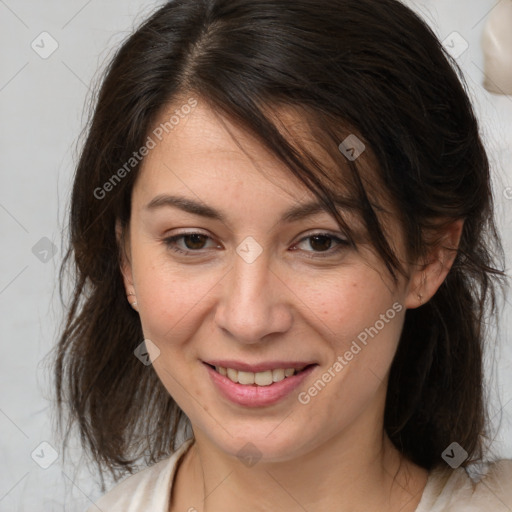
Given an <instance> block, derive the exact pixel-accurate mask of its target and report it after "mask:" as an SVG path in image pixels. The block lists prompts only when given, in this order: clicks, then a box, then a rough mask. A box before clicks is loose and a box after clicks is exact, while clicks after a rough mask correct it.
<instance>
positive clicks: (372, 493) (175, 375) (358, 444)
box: [117, 101, 462, 512]
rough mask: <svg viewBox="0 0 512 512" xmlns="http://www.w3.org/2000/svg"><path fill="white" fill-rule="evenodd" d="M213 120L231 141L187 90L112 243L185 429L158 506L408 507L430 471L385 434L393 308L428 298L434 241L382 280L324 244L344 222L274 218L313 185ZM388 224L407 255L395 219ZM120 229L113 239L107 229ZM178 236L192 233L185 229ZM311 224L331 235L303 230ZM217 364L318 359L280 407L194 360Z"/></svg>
mask: <svg viewBox="0 0 512 512" xmlns="http://www.w3.org/2000/svg"><path fill="white" fill-rule="evenodd" d="M172 110H173V109H172V107H169V109H165V111H164V112H162V120H164V119H168V117H169V115H168V111H169V112H172ZM159 122H160V120H157V121H156V124H158V123H159ZM224 122H225V123H227V124H229V126H230V130H231V131H232V132H233V133H234V134H235V136H236V138H237V140H238V141H239V142H240V143H241V144H242V146H243V148H244V151H242V150H241V149H240V147H239V146H238V145H237V144H236V143H235V141H234V140H233V138H232V137H231V135H230V134H229V133H228V132H227V131H226V129H225V128H224V126H223V124H221V123H220V122H219V118H218V117H217V116H216V115H214V113H213V112H212V111H211V110H209V109H208V108H207V107H206V106H205V104H204V102H201V101H199V103H198V106H197V108H196V109H195V110H194V111H193V112H192V113H191V114H190V115H188V116H187V117H186V118H183V119H180V123H179V124H178V125H177V126H175V127H174V129H173V130H172V131H169V133H167V134H165V135H164V136H163V138H162V140H161V141H160V142H158V144H157V145H156V147H155V148H154V149H152V150H151V151H150V152H149V154H148V155H147V157H146V158H145V160H144V162H143V166H142V169H141V171H140V174H139V176H138V177H137V180H136V183H135V186H134V189H133V194H132V213H131V219H130V224H129V228H128V229H127V231H126V232H125V233H124V239H123V243H124V247H125V250H126V256H125V260H124V261H123V264H122V271H123V276H124V282H125V287H126V292H127V293H133V294H135V297H136V301H137V306H136V308H137V311H138V313H139V315H140V320H141V324H142V328H143V332H144V336H145V338H146V339H149V340H151V341H152V343H154V345H156V346H157V347H158V349H159V351H160V353H159V355H158V357H156V358H155V359H154V360H153V367H154V370H155V371H156V372H157V374H158V376H159V378H160V379H161V381H162V383H163V384H164V386H165V387H166V389H167V390H168V392H169V393H170V394H171V396H172V397H173V398H174V400H175V401H176V402H177V403H178V405H179V406H180V407H181V409H182V410H183V411H184V412H185V414H186V415H187V416H188V418H189V419H190V421H191V423H192V427H193V431H194V437H195V442H194V444H193V445H192V447H191V448H190V449H189V450H188V452H187V454H186V455H185V457H184V458H183V459H182V462H181V464H180V466H179V468H178V471H177V475H176V479H175V483H174V486H173V490H172V499H171V504H170V511H171V512H178V511H183V512H185V511H189V510H195V511H197V512H211V511H219V510H222V511H223V512H235V511H237V512H245V511H247V512H249V511H251V512H254V511H267V510H269V511H270V510H274V511H275V510H279V511H284V512H288V511H289V512H292V511H302V510H307V511H309V512H312V511H334V510H336V511H366V512H371V511H379V512H383V511H384V512H385V511H388V510H389V511H391V510H395V511H396V510H400V511H402V512H412V511H414V510H415V509H416V506H417V504H418V502H419V500H420V498H421V493H422V491H423V489H424V487H425V484H426V480H427V472H426V471H425V470H424V469H422V468H420V467H418V466H416V465H414V464H412V463H411V462H409V461H407V460H406V459H405V458H403V457H402V456H401V454H400V453H399V452H398V451H397V450H396V449H395V448H394V447H393V445H392V444H391V442H390V441H389V439H388V438H387V436H386V435H385V433H384V430H383V414H384V404H385V397H386V388H387V375H388V371H389V367H390V365H391V362H392V360H393V356H394V354H395V351H396V347H397V344H398V341H399V336H400V332H401V328H402V325H403V321H404V316H405V311H406V309H407V308H415V307H418V306H420V305H421V303H424V302H426V301H428V300H429V299H430V297H431V296H432V295H433V294H434V293H435V292H436V290H437V289H438V287H439V286H440V285H441V283H442V282H443V280H444V278H445V277H446V274H447V273H448V270H449V268H450V266H451V264H452V262H453V257H454V254H453V253H452V252H449V251H445V250H444V249H442V248H441V247H439V248H438V249H436V250H435V251H433V252H432V254H431V257H430V258H429V261H428V262H427V263H425V264H422V265H414V266H413V265H409V266H408V269H409V276H410V278H409V279H408V280H406V279H405V278H404V277H402V276H400V281H399V284H398V285H395V284H394V283H393V282H392V280H391V278H390V277H389V276H388V274H387V271H386V269H385V266H384V263H383V262H382V261H380V260H379V258H378V257H377V255H375V254H374V253H373V252H372V251H371V250H369V247H367V246H365V245H364V244H363V245H362V246H361V247H360V248H359V250H357V251H356V250H355V249H354V248H352V247H350V246H348V245H343V244H342V243H338V242H336V239H337V238H338V239H340V240H343V233H342V232H340V229H339V226H338V225H337V223H336V221H335V220H334V219H333V218H332V217H331V216H330V215H329V214H328V213H327V212H319V213H316V214H314V215H311V216H308V217H304V218H300V219H297V220H295V221H293V222H287V221H283V220H281V217H282V216H283V214H284V212H286V211H287V210H288V209H290V208H293V207H296V206H298V205H300V204H304V203H306V202H309V201H313V200H315V199H316V198H315V196H314V194H313V193H312V192H311V191H309V190H308V189H307V188H306V187H305V186H304V184H302V183H300V182H299V181H298V180H297V179H295V178H294V177H293V175H291V174H290V172H289V171H287V170H286V169H285V168H284V166H283V164H282V163H281V162H279V161H278V160H277V159H276V158H275V157H274V156H272V155H271V154H270V153H269V152H268V151H267V150H265V149H264V148H262V146H261V144H258V143H257V142H256V141H255V139H253V138H252V137H250V136H249V135H248V134H247V133H245V132H243V131H241V130H240V129H238V128H237V127H236V126H235V125H233V124H231V123H229V121H228V120H224ZM249 157H250V158H249ZM254 162H257V168H256V167H255V165H254ZM262 171H264V172H262ZM162 195H173V196H182V197H185V198H187V199H188V200H190V201H195V202H198V203H200V204H201V205H203V206H205V205H206V206H208V207H210V208H212V209H215V210H216V211H218V212H220V213H221V214H222V218H221V219H215V218H211V217H206V216H203V215H199V214H197V213H190V212H187V211H184V210H183V209H181V208H178V207H176V206H171V205H169V204H165V201H163V200H160V201H159V204H160V205H159V206H154V207H149V206H148V205H149V204H150V203H151V202H152V201H153V200H154V199H155V198H156V197H157V196H162ZM346 218H347V219H348V220H349V221H350V222H353V223H354V225H356V226H357V219H355V218H353V217H350V215H348V214H347V216H346ZM461 229H462V222H455V223H453V224H452V225H451V226H450V228H449V229H447V230H446V233H445V238H444V241H445V244H446V245H448V246H449V247H456V246H457V245H458V240H459V237H460V233H461ZM389 230H390V231H389V233H391V234H392V236H393V245H394V247H396V248H397V249H398V253H399V254H401V255H403V254H405V249H404V243H403V240H402V238H401V234H400V231H399V230H398V228H397V226H390V227H389ZM117 233H118V239H119V240H121V236H120V235H121V230H120V227H119V225H118V226H117ZM190 233H199V234H200V235H204V236H199V237H198V236H197V235H196V236H193V235H192V236H190V235H189V236H188V237H187V236H183V235H185V234H190ZM319 234H324V236H328V237H330V238H327V241H329V240H330V241H331V245H330V246H329V244H328V243H327V244H326V243H325V242H326V240H325V239H320V243H319V241H318V240H316V241H315V240H314V239H312V238H309V237H313V236H314V235H319ZM326 234H327V235H326ZM178 235H182V237H181V238H177V239H175V240H172V241H171V240H169V239H170V237H175V236H178ZM247 237H252V238H253V239H254V240H255V241H256V242H257V244H258V245H259V247H260V248H261V250H262V252H261V254H259V256H258V257H257V258H256V259H254V261H251V262H250V263H249V262H248V261H246V260H245V259H244V258H243V257H241V256H240V254H239V253H237V250H236V249H237V247H239V246H240V245H241V244H242V242H244V240H245V239H246V238H247ZM166 240H167V242H166ZM325 246H327V247H329V248H328V249H326V250H324V249H323V248H324V247H325ZM173 248H178V249H181V250H183V251H186V252H188V254H182V253H179V252H175V251H174V250H173ZM338 248H339V250H338ZM418 294H421V296H422V300H421V303H420V300H419V298H418ZM132 300H133V299H132V298H131V297H130V302H131V301H132ZM394 304H395V305H396V304H398V305H399V306H401V307H399V308H397V307H396V306H395V310H394V311H395V314H394V315H393V318H392V319H390V318H389V316H391V315H388V317H387V318H386V320H387V321H386V322H385V324H384V327H383V328H381V329H380V330H379V332H378V334H377V335H375V336H374V337H372V338H368V343H367V345H365V346H362V345H361V346H362V349H361V350H360V352H358V353H357V355H354V357H353V358H352V359H351V360H350V361H348V362H347V364H346V365H345V366H344V367H343V369H342V370H341V371H339V372H337V373H336V375H335V377H333V378H332V379H331V380H330V382H329V383H328V384H327V385H326V386H325V387H324V388H323V389H322V390H321V391H320V392H319V393H318V394H317V395H316V396H312V397H311V400H310V401H309V402H308V403H307V404H304V403H301V402H300V401H299V400H298V394H299V392H301V391H302V392H304V391H307V390H308V389H309V388H310V387H311V386H312V385H313V384H314V382H315V381H317V380H318V379H319V378H320V379H321V377H322V375H323V374H324V373H325V372H327V371H328V370H329V368H331V367H332V366H333V364H334V362H335V361H336V360H337V358H338V356H343V354H345V353H346V352H347V350H349V349H350V347H351V343H352V342H353V340H356V339H357V336H358V334H360V333H361V332H363V331H365V329H366V328H368V327H370V326H374V325H376V322H377V321H378V320H379V319H380V318H382V317H381V315H386V313H387V312H388V311H389V310H392V309H393V305H394ZM381 323H382V322H381ZM214 359H230V360H236V361H244V362H247V363H249V364H257V363H260V362H266V361H307V362H311V363H316V364H317V366H316V367H315V368H314V369H313V372H312V373H311V374H309V375H308V376H307V378H306V380H305V381H304V382H303V383H302V384H301V385H300V386H299V389H297V390H295V391H293V392H292V393H290V394H289V395H288V396H286V397H284V398H283V399H281V400H280V401H278V402H277V403H275V404H273V405H268V406H262V407H245V406H242V405H239V404H235V403H233V402H231V401H229V400H228V399H227V398H225V397H224V396H223V395H222V394H220V393H219V391H218V390H217V388H216V387H215V386H214V384H213V383H212V381H211V379H210V375H209V372H208V370H207V368H206V366H205V364H204V362H205V361H209V360H214ZM247 443H252V445H253V446H255V447H256V449H257V450H258V453H259V454H260V456H261V458H260V459H259V461H258V462H257V463H256V464H254V465H252V466H247V465H246V464H245V463H244V462H243V461H242V460H241V459H240V458H239V457H238V456H237V454H238V452H239V451H240V450H241V449H242V448H243V447H244V446H246V445H247ZM205 494H206V499H205V500H204V497H205Z"/></svg>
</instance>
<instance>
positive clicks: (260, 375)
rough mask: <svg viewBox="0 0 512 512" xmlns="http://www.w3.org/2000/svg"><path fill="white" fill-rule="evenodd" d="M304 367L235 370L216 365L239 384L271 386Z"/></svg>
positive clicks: (218, 370) (216, 368) (222, 373)
mask: <svg viewBox="0 0 512 512" xmlns="http://www.w3.org/2000/svg"><path fill="white" fill-rule="evenodd" d="M303 369H304V368H300V369H297V370H295V368H278V369H276V370H266V371H264V372H256V373H253V372H244V371H241V370H240V371H238V370H233V368H224V367H222V366H216V367H215V370H216V371H217V372H218V373H220V374H221V375H224V376H226V377H227V378H228V379H230V380H232V381H233V382H235V383H238V384H244V385H246V386H250V385H253V384H256V385H257V386H270V384H272V383H274V382H281V381H282V380H284V379H285V378H287V377H291V376H292V375H295V373H298V372H299V371H302V370H303Z"/></svg>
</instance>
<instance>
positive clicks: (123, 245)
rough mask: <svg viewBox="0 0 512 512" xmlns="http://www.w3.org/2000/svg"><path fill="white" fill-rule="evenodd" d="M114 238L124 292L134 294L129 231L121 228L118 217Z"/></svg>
mask: <svg viewBox="0 0 512 512" xmlns="http://www.w3.org/2000/svg"><path fill="white" fill-rule="evenodd" d="M116 240H117V245H118V247H119V267H120V270H121V274H122V275H123V281H124V287H125V290H126V294H127V295H128V294H129V293H130V294H134V293H135V289H134V286H133V274H132V266H131V251H130V232H129V230H128V229H124V230H123V227H122V225H121V221H120V220H119V219H116Z"/></svg>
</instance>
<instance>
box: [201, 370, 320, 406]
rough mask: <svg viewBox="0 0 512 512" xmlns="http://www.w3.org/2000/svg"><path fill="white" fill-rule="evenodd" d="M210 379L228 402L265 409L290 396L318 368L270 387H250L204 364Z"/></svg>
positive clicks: (305, 371) (304, 371) (287, 378)
mask: <svg viewBox="0 0 512 512" xmlns="http://www.w3.org/2000/svg"><path fill="white" fill-rule="evenodd" d="M204 365H205V367H206V369H207V370H208V373H209V374H210V378H211V379H212V381H213V383H214V384H215V385H216V386H217V388H218V389H219V391H220V392H221V393H222V395H224V396H225V397H226V398H227V399H228V400H230V401H231V402H233V403H235V404H237V405H243V406H245V407H264V406H266V405H272V404H275V403H276V402H278V401H279V400H282V399H283V398H284V397H286V396H288V395H290V394H291V393H292V391H294V390H295V389H296V388H297V387H298V386H300V385H301V384H302V382H303V381H304V379H305V378H306V377H307V376H308V375H309V374H310V373H311V372H312V371H313V370H314V369H315V368H316V366H317V365H311V366H310V367H309V368H306V369H305V370H303V371H302V372H300V373H298V374H296V375H292V376H291V377H286V378H284V379H283V380H281V381H279V382H274V383H272V384H270V385H269V386H250V385H244V384H238V383H235V382H233V381H232V380H231V379H228V378H227V377H225V376H224V375H221V374H220V373H218V372H217V371H215V370H214V369H213V368H212V367H211V366H208V365H207V364H206V363H204Z"/></svg>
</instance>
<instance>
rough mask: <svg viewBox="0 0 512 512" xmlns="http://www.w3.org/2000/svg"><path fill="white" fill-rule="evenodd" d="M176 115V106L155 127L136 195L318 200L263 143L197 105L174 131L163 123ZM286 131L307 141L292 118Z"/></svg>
mask: <svg viewBox="0 0 512 512" xmlns="http://www.w3.org/2000/svg"><path fill="white" fill-rule="evenodd" d="M175 111H176V106H175V105H173V106H169V107H167V108H165V109H163V110H162V112H161V113H160V115H159V116H158V118H157V119H156V121H155V123H154V127H153V128H152V130H151V132H150V135H149V136H150V137H151V138H152V140H153V141H154V147H153V149H151V150H150V151H149V152H148V154H147V156H146V157H145V159H144V161H143V162H142V166H141V169H140V171H139V176H138V177H137V181H136V184H135V189H136V190H134V194H135V193H137V194H140V193H143V194H144V195H147V194H151V193H153V194H156V193H158V192H159V191H160V189H161V188H162V187H170V188H174V187H179V188H180V189H182V188H185V189H187V186H188V187H189V188H190V187H196V188H199V187H200V188H201V189H202V190H206V191H213V190H216V191H218V192H223V191H224V192H226V193H227V191H228V189H229V190H230V191H231V193H232V192H233V190H235V189H239V190H242V188H244V187H242V185H245V186H246V187H247V186H249V185H250V187H251V188H252V190H255V191H257V190H259V189H263V188H264V189H265V192H266V193H268V194H271V195H276V196H277V197H279V198H281V199H282V200H284V199H285V198H288V199H290V200H294V201H297V200H299V199H305V198H309V199H313V198H314V197H315V196H314V194H313V193H312V192H311V190H309V189H308V187H307V186H306V185H305V184H304V183H302V182H301V181H300V180H299V179H298V178H297V177H295V176H294V175H293V174H292V173H291V172H290V170H289V169H287V168H286V166H285V165H284V164H283V162H281V161H280V160H279V159H278V158H277V157H276V156H275V155H274V154H272V153H271V151H269V150H268V149H267V148H266V147H265V145H264V144H262V143H261V141H259V140H258V139H257V138H256V137H254V136H253V135H251V134H250V133H249V132H247V131H246V130H243V129H242V128H240V127H238V126H236V125H235V124H234V123H232V122H231V121H229V120H227V119H226V118H225V117H223V116H220V115H219V114H218V113H216V112H214V111H213V110H211V109H210V108H208V106H207V105H206V104H205V103H202V102H201V101H198V104H197V106H196V107H195V108H194V109H193V110H192V111H191V112H190V113H189V114H188V115H186V116H183V117H182V118H180V119H179V122H178V123H177V124H176V125H173V126H172V128H170V127H169V124H167V125H166V124H165V123H166V122H167V121H168V120H169V119H170V118H171V117H172V116H173V113H174V112H175ZM287 125H288V128H289V129H293V130H296V131H298V130H302V131H303V132H304V137H303V140H306V139H307V137H306V134H305V129H304V127H303V126H301V125H300V122H299V121H298V120H297V119H295V118H291V117H289V120H287ZM159 127H160V130H159ZM162 127H163V128H164V129H163V130H162V129H161V128H162ZM166 128H167V129H166ZM158 130H159V131H158ZM155 133H157V134H158V135H159V136H158V137H157V136H155ZM309 138H311V136H310V135H309ZM188 192H189V193H191V192H192V193H193V192H194V190H188Z"/></svg>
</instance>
